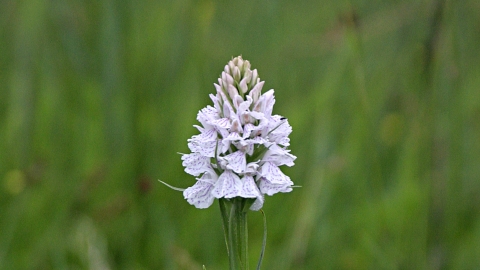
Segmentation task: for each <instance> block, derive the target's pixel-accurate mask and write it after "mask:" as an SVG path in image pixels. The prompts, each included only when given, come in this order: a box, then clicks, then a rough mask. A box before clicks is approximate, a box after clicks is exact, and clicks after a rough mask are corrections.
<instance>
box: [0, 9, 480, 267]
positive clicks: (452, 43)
mask: <svg viewBox="0 0 480 270" xmlns="http://www.w3.org/2000/svg"><path fill="white" fill-rule="evenodd" d="M479 10H480V4H479V2H478V1H476V0H465V1H453V0H423V1H416V0H406V1H393V0H389V1H378V0H376V1H366V0H351V1H299V2H297V1H285V0H281V1H275V0H265V1H252V0H247V1H228V2H227V1H213V0H201V1H168V0H165V1H163V0H158V1H153V0H151V1H113V0H102V1H93V0H83V1H82V0H80V1H73V0H56V1H44V0H43V1H42V0H38V1H31V0H30V1H29V0H3V1H0V269H107V268H110V269H202V265H205V266H206V269H209V270H211V269H227V268H228V257H227V254H226V250H225V242H224V239H223V231H222V220H221V216H220V210H219V207H218V202H215V204H214V206H213V207H210V208H208V209H205V210H199V209H196V208H194V207H193V206H190V205H189V204H188V203H187V202H186V201H185V200H184V199H183V196H182V194H181V193H180V192H176V191H173V190H171V189H169V188H167V187H165V186H164V185H162V184H161V183H159V182H158V181H157V180H158V179H161V180H163V181H165V182H168V183H169V184H171V185H174V186H178V187H188V186H191V185H192V184H193V183H194V182H195V179H194V178H193V177H192V176H189V175H187V174H186V173H184V172H183V167H182V166H181V160H180V155H178V154H177V152H183V153H185V152H187V151H188V148H187V143H186V140H187V139H188V138H189V137H190V136H192V135H193V134H196V132H197V131H196V129H195V128H193V127H192V125H194V124H198V123H197V121H196V120H195V118H196V114H197V112H198V110H199V109H201V108H203V107H204V106H206V105H207V104H210V103H211V101H210V100H209V97H208V94H209V93H213V92H214V91H215V89H214V87H213V83H214V82H216V79H217V77H218V75H219V74H220V73H221V71H222V70H223V66H224V65H225V64H226V63H227V62H228V60H230V59H231V57H234V56H237V55H240V54H241V55H243V58H244V59H248V60H249V61H250V62H251V63H252V67H253V68H256V69H258V71H259V75H260V78H261V79H262V80H264V81H265V87H264V90H268V89H271V88H274V89H275V94H276V105H275V108H274V112H275V113H276V114H280V115H283V116H286V117H288V119H289V122H290V124H291V125H292V126H293V133H292V135H291V139H292V141H291V147H290V148H291V149H292V153H293V154H295V155H296V156H298V159H297V160H296V165H295V166H294V167H292V168H286V169H284V171H285V173H286V174H287V175H289V176H290V177H291V178H292V180H293V181H294V182H295V184H297V185H300V186H302V187H301V188H296V189H294V191H293V192H292V193H290V194H279V195H276V196H273V197H268V198H266V202H265V207H264V211H265V213H266V216H267V223H268V239H267V248H266V252H265V257H264V260H263V264H262V266H263V269H276V270H282V269H476V268H478V267H479V266H480V256H479V254H480V165H479V163H480V121H479V119H480V65H479V64H478V63H480V48H479V44H480V32H479V31H478V29H479V27H480V24H479V22H480V12H479ZM248 230H249V235H250V239H249V245H250V250H249V254H250V257H249V258H250V260H251V267H254V266H255V264H256V262H257V260H258V256H257V254H258V255H259V254H260V249H261V245H262V235H263V219H262V215H261V214H260V213H257V212H251V213H250V214H249V228H248Z"/></svg>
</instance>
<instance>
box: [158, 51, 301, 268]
mask: <svg viewBox="0 0 480 270" xmlns="http://www.w3.org/2000/svg"><path fill="white" fill-rule="evenodd" d="M264 84H265V82H263V81H260V78H259V77H258V72H257V70H256V69H254V70H251V69H250V62H248V61H247V60H243V59H242V57H241V56H238V57H235V58H233V59H232V60H231V61H230V62H228V64H227V65H226V66H225V68H224V71H223V72H222V74H221V76H220V78H219V79H218V84H214V86H215V89H216V94H215V95H213V94H210V99H211V100H212V102H213V106H212V105H208V106H207V107H205V108H203V109H201V110H200V111H199V112H198V115H197V120H198V122H200V124H201V125H194V127H195V128H197V129H198V131H199V132H200V133H199V134H197V135H193V136H192V137H191V138H190V139H188V144H187V145H188V148H189V149H190V151H191V153H188V154H182V158H181V159H182V165H183V166H184V167H185V172H186V173H188V174H190V175H193V176H195V177H196V179H197V182H196V183H195V184H194V185H193V186H191V187H189V188H187V189H181V188H176V187H173V186H171V185H169V184H167V183H165V182H163V181H160V182H162V183H163V184H165V185H167V186H168V187H170V188H172V189H174V190H179V191H183V196H184V197H185V199H186V200H187V202H188V203H190V204H192V205H194V206H195V207H197V208H208V207H210V206H211V205H212V204H213V202H214V201H215V199H218V201H219V205H220V212H221V214H222V221H223V229H224V233H225V243H226V244H227V253H228V257H229V263H230V269H231V270H236V269H242V270H243V269H248V247H247V246H248V245H247V243H248V241H247V239H248V230H247V227H248V226H247V211H248V209H250V210H254V211H260V212H261V213H262V214H263V222H264V234H263V245H262V250H261V253H260V259H259V261H258V264H257V269H260V265H261V263H262V258H263V254H264V251H265V245H266V237H267V227H266V226H267V225H266V224H267V223H266V217H265V213H264V212H263V211H262V210H261V208H262V207H263V203H264V201H265V194H266V195H269V196H272V195H274V194H276V193H279V192H290V191H292V188H293V187H294V186H293V182H292V180H291V179H290V177H288V176H287V175H285V174H284V173H283V172H282V171H281V170H280V168H279V167H281V166H284V165H285V166H289V167H290V166H293V165H294V161H295V159H296V157H295V156H294V155H292V154H291V153H290V150H288V146H290V139H289V138H288V136H289V135H290V133H291V132H292V127H291V126H290V124H289V123H288V120H287V119H286V118H285V117H283V116H280V115H273V114H272V112H273V105H274V104H275V96H274V91H273V90H269V91H267V92H265V93H264V94H262V88H263V85H264Z"/></svg>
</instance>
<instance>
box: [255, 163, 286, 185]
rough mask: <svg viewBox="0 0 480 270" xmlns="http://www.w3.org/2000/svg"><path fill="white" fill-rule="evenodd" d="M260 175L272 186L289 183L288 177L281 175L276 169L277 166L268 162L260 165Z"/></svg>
mask: <svg viewBox="0 0 480 270" xmlns="http://www.w3.org/2000/svg"><path fill="white" fill-rule="evenodd" d="M260 175H261V176H263V177H264V178H265V179H267V180H268V181H269V182H270V183H272V184H279V185H283V184H288V183H291V181H290V177H288V176H286V175H285V174H283V172H282V171H281V170H280V169H279V168H278V166H277V165H275V163H273V162H270V161H268V162H265V164H263V165H262V167H261V168H260ZM292 184H293V183H292Z"/></svg>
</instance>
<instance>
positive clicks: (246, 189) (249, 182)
mask: <svg viewBox="0 0 480 270" xmlns="http://www.w3.org/2000/svg"><path fill="white" fill-rule="evenodd" d="M241 181H242V189H241V190H240V194H239V196H240V197H243V198H257V197H259V196H261V193H260V190H258V187H257V185H256V184H255V180H254V179H253V177H252V176H250V175H245V176H244V177H243V178H242V179H241Z"/></svg>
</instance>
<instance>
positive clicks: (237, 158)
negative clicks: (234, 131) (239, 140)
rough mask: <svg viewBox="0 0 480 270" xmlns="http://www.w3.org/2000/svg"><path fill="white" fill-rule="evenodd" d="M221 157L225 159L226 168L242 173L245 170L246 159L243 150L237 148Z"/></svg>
mask: <svg viewBox="0 0 480 270" xmlns="http://www.w3.org/2000/svg"><path fill="white" fill-rule="evenodd" d="M223 159H224V160H225V161H227V169H230V170H232V171H234V172H236V173H243V172H244V171H245V167H246V166H247V160H246V158H245V153H244V152H242V151H240V150H239V151H236V152H234V153H231V154H229V155H227V156H225V157H223Z"/></svg>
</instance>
